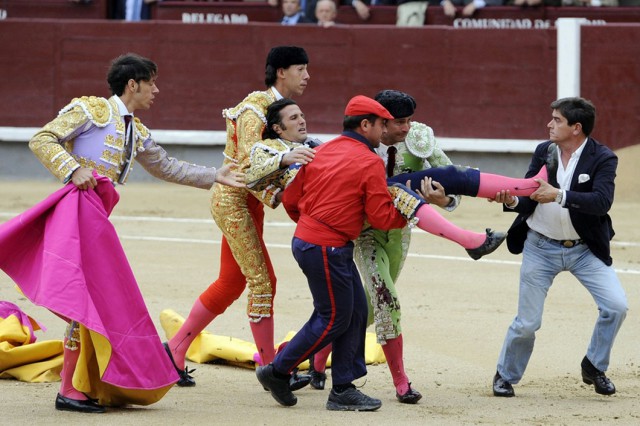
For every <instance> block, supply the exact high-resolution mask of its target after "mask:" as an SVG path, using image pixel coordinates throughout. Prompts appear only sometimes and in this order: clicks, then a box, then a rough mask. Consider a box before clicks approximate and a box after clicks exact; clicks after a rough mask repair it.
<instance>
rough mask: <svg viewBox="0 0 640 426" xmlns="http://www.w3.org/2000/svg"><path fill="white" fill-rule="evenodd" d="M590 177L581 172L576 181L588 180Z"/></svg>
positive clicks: (583, 181)
mask: <svg viewBox="0 0 640 426" xmlns="http://www.w3.org/2000/svg"><path fill="white" fill-rule="evenodd" d="M590 179H591V177H590V176H589V175H587V174H584V173H583V174H581V175H580V176H578V183H585V182H589V180H590Z"/></svg>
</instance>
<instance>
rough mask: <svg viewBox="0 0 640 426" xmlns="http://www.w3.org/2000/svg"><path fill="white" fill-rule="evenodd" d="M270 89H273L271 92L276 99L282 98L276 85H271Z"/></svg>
mask: <svg viewBox="0 0 640 426" xmlns="http://www.w3.org/2000/svg"><path fill="white" fill-rule="evenodd" d="M271 90H273V94H274V95H275V97H276V101H279V100H280V99H283V98H284V96H282V95H281V94H280V92H278V89H276V86H271Z"/></svg>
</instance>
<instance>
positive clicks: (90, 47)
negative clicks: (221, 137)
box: [0, 19, 640, 148]
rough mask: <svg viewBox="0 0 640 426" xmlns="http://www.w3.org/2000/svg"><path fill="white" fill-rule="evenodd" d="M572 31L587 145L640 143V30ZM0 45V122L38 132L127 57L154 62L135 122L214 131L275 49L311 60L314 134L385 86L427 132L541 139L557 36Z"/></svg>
mask: <svg viewBox="0 0 640 426" xmlns="http://www.w3.org/2000/svg"><path fill="white" fill-rule="evenodd" d="M582 32H583V46H584V47H583V55H582V69H583V74H582V89H581V90H582V95H583V96H584V97H586V98H590V99H592V100H593V101H594V103H595V104H596V106H597V107H598V111H599V118H598V122H597V124H596V131H595V133H594V136H595V137H596V138H598V139H601V140H602V141H603V142H606V143H607V144H608V145H609V146H611V147H614V148H621V147H624V146H628V145H632V144H636V143H639V142H640V141H639V139H638V138H639V137H638V135H640V120H638V112H637V111H640V96H638V89H637V88H638V87H640V81H639V79H640V62H638V61H637V58H638V57H640V44H639V43H637V40H640V25H633V24H618V25H616V24H610V25H604V26H586V27H584V28H583V31H582ZM0 39H1V40H15V43H0V125H2V126H15V127H40V126H42V125H44V124H45V123H46V122H48V121H49V120H50V119H52V118H53V117H54V116H55V115H56V114H57V112H58V111H59V110H60V108H62V107H63V106H64V105H65V104H66V103H68V102H69V101H70V100H71V99H72V98H73V97H76V96H80V95H97V96H109V93H108V91H107V87H106V83H105V73H106V68H107V66H108V63H109V61H110V60H111V59H112V58H114V57H116V56H117V55H119V54H122V53H124V52H128V51H134V52H138V53H140V54H142V55H144V56H148V57H150V58H152V59H154V60H155V61H156V62H157V63H158V66H159V79H158V85H159V88H160V93H159V95H158V96H157V98H156V102H155V104H154V107H153V108H152V109H151V110H149V111H140V112H139V116H140V117H141V119H142V120H143V121H144V122H145V123H146V124H148V125H149V127H151V128H152V129H184V130H223V129H224V121H223V119H222V116H221V110H222V109H223V108H225V107H229V106H233V105H234V104H236V103H237V102H239V101H240V100H241V99H242V98H243V97H244V96H245V95H246V94H247V93H249V92H251V91H253V90H260V89H262V88H264V84H263V79H264V60H265V57H266V53H267V52H268V50H269V48H270V47H271V46H274V45H279V44H296V45H300V46H304V47H305V49H307V51H308V53H309V57H310V64H309V71H310V74H311V80H310V84H309V87H308V89H307V90H306V92H305V93H304V95H303V96H301V97H300V98H299V99H298V102H299V103H300V105H301V106H302V108H303V109H304V111H305V113H306V115H307V117H308V119H309V131H310V132H312V133H328V134H335V133H338V132H339V131H340V129H341V122H342V115H343V111H344V106H345V104H346V102H347V101H348V99H349V98H350V97H351V96H353V95H355V94H365V95H369V96H373V95H375V93H376V92H377V91H379V90H381V89H387V88H394V89H398V90H404V91H407V92H410V93H411V94H413V95H414V96H415V98H416V100H417V102H418V108H417V110H416V115H415V119H416V120H419V121H423V122H427V123H429V124H430V125H431V126H432V127H433V128H434V129H435V131H436V134H437V135H439V136H442V137H452V138H486V139H510V140H513V139H528V140H542V139H545V138H546V137H547V129H546V123H547V122H548V120H549V117H550V111H549V103H550V102H551V101H552V100H554V99H555V97H556V31H555V29H539V30H535V29H522V30H520V29H501V30H491V29H465V30H458V29H455V28H453V27H444V26H426V27H421V28H403V29H392V28H389V27H382V26H375V25H366V26H348V25H345V26H340V27H337V28H333V29H331V30H330V31H328V30H327V29H324V28H318V27H316V26H300V27H296V28H290V27H283V26H281V25H278V24H270V23H262V24H261V23H257V24H248V25H225V26H220V25H186V24H183V23H181V22H170V21H150V22H143V23H127V24H125V23H122V22H113V21H73V20H65V21H59V20H29V21H26V20H10V19H7V20H5V21H0ZM614 41H615V42H614ZM495 143H496V144H499V143H500V142H499V141H496V142H495Z"/></svg>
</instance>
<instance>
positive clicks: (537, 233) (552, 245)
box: [493, 98, 627, 397]
mask: <svg viewBox="0 0 640 426" xmlns="http://www.w3.org/2000/svg"><path fill="white" fill-rule="evenodd" d="M551 110H552V113H551V117H552V118H551V121H550V122H549V124H548V125H547V127H548V128H549V140H548V141H546V142H543V143H541V144H540V145H538V147H537V148H536V150H535V153H534V154H533V158H532V160H531V164H530V165H529V170H528V171H527V174H526V176H527V177H531V176H534V175H535V174H536V173H537V172H538V171H539V170H540V168H541V167H545V166H546V167H547V168H548V173H549V182H544V181H541V180H540V181H539V183H540V188H538V190H536V192H534V193H533V194H532V195H531V196H530V197H513V196H511V195H510V194H509V192H508V191H502V192H500V193H498V194H496V198H495V201H498V202H501V203H504V210H505V211H515V212H517V213H519V214H518V217H517V218H516V220H515V221H514V223H513V225H512V226H511V228H510V229H509V234H508V237H507V246H508V248H509V251H510V252H511V253H514V254H519V253H522V267H521V269H520V292H519V299H518V314H517V316H516V317H515V319H514V320H513V322H512V323H511V326H510V327H509V329H508V331H507V335H506V337H505V340H504V345H503V347H502V351H501V353H500V357H499V359H498V366H497V372H496V374H495V376H494V379H493V394H494V395H495V396H504V397H511V396H515V392H514V390H513V386H512V385H513V384H516V383H518V382H519V381H520V379H521V378H522V376H523V374H524V371H525V369H526V367H527V364H528V362H529V358H530V357H531V353H532V352H533V345H534V341H535V332H536V331H537V330H538V329H539V328H540V326H541V323H542V311H543V308H544V302H545V298H546V296H547V292H548V291H549V288H550V287H551V284H552V283H553V279H554V278H555V276H556V275H557V274H558V273H560V272H562V271H568V272H570V273H571V274H573V275H574V276H575V277H576V278H577V279H578V280H579V281H580V283H581V284H582V285H583V286H584V287H585V288H586V289H587V290H588V291H589V293H591V295H592V297H593V298H594V300H595V302H596V305H597V307H598V312H599V315H598V319H597V321H596V325H595V329H594V331H593V335H592V338H591V342H590V344H589V346H588V348H587V353H586V356H585V357H584V358H583V360H582V363H581V369H582V380H583V382H584V383H587V384H589V385H593V386H594V387H595V391H596V392H597V393H599V394H602V395H612V394H614V393H615V391H616V388H615V386H614V384H613V383H612V382H611V380H610V379H609V378H608V377H607V376H606V375H605V371H606V370H607V368H608V367H609V359H610V355H611V348H612V346H613V342H614V340H615V337H616V335H617V333H618V330H619V329H620V326H621V325H622V322H623V321H624V319H625V317H626V313H627V299H626V295H625V292H624V289H623V288H622V285H621V284H620V281H619V279H618V277H617V275H616V273H615V271H614V269H613V268H612V266H611V264H612V259H611V255H610V247H609V242H610V240H611V238H613V235H614V231H613V227H612V225H611V218H610V217H609V215H608V211H609V209H610V208H611V205H612V204H613V193H614V189H615V177H616V168H617V166H618V158H617V157H616V155H615V154H614V153H613V152H612V151H611V150H610V149H609V148H607V147H605V146H604V145H601V144H600V143H598V142H597V141H596V140H595V139H592V138H591V137H589V135H590V134H591V131H592V130H593V127H594V124H595V113H596V111H595V107H594V106H593V104H592V103H591V102H589V101H587V100H585V99H582V98H563V99H559V100H557V101H555V102H552V103H551Z"/></svg>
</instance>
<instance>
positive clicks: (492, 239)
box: [467, 228, 507, 260]
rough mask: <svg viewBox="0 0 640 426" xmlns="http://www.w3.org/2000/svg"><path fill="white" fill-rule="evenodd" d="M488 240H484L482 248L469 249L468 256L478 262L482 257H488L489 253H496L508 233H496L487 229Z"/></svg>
mask: <svg viewBox="0 0 640 426" xmlns="http://www.w3.org/2000/svg"><path fill="white" fill-rule="evenodd" d="M486 233H487V238H486V239H485V240H484V243H482V245H481V246H480V247H477V248H474V249H467V254H468V255H469V257H471V258H472V259H473V260H478V259H480V258H481V257H482V256H484V255H487V254H489V253H493V252H494V251H496V249H497V248H498V247H500V244H502V242H503V241H504V239H505V238H507V233H506V232H494V231H492V230H491V228H487V229H486Z"/></svg>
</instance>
